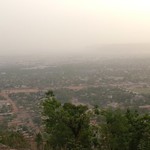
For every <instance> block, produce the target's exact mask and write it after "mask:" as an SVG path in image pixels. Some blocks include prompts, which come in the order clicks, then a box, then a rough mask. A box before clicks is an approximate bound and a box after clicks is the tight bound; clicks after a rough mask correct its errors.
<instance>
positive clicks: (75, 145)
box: [42, 91, 150, 150]
mask: <svg viewBox="0 0 150 150" xmlns="http://www.w3.org/2000/svg"><path fill="white" fill-rule="evenodd" d="M42 106H43V120H44V127H45V133H44V134H43V139H44V140H45V143H46V144H45V146H44V147H45V148H44V149H45V150H50V149H55V150H57V149H58V150H60V149H63V150H88V149H89V150H92V149H94V150H96V149H97V150H120V149H122V150H149V149H150V115H148V114H139V113H138V112H137V111H131V110H127V111H121V110H102V109H100V108H99V107H97V106H96V107H94V108H90V109H89V108H88V107H87V106H83V105H73V104H71V103H64V104H61V103H60V102H59V101H57V100H56V98H55V96H54V94H53V92H51V91H49V92H47V94H46V98H45V99H44V100H43V103H42Z"/></svg>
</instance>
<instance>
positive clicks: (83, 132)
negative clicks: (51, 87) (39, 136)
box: [42, 91, 92, 150]
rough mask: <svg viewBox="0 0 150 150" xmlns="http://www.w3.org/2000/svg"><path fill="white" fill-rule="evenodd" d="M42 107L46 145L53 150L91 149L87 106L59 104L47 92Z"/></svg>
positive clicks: (52, 95)
mask: <svg viewBox="0 0 150 150" xmlns="http://www.w3.org/2000/svg"><path fill="white" fill-rule="evenodd" d="M46 94H47V95H46V98H45V99H44V101H43V103H42V106H43V119H44V124H45V132H46V133H47V134H48V139H47V145H48V144H49V145H50V146H51V148H53V149H55V150H56V149H61V148H63V149H65V148H66V149H72V150H73V149H75V150H77V149H79V150H82V149H91V140H90V138H91V136H92V131H91V130H92V128H91V126H90V112H89V111H88V107H87V106H83V105H78V106H76V105H73V104H71V103H65V104H61V103H60V102H58V101H57V100H56V98H55V96H54V94H53V92H51V91H49V92H47V93H46Z"/></svg>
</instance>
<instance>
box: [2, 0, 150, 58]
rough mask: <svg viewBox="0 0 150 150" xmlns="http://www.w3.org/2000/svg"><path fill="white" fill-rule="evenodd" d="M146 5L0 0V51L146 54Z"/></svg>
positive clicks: (149, 17) (109, 0) (149, 16)
mask: <svg viewBox="0 0 150 150" xmlns="http://www.w3.org/2000/svg"><path fill="white" fill-rule="evenodd" d="M149 8H150V2H149V1H147V0H143V1H140V0H126V1H124V0H105V1H104V0H94V1H93V0H76V1H73V0H55V1H54V0H44V1H43V0H22V1H20V0H13V1H12V0H5V1H4V0H0V18H1V23H0V56H3V55H6V56H7V55H43V54H45V55H46V54H48V55H50V54H52V55H65V54H68V55H70V54H72V55H74V54H92V53H95V55H97V53H101V54H103V53H104V54H105V55H106V54H111V53H113V52H115V53H116V54H117V55H118V54H119V53H120V54H123V55H128V54H129V55H130V54H132V55H149V56H150V40H149V39H150V28H149V27H150V9H149ZM116 45H117V46H116ZM118 45H121V46H118ZM127 45H128V46H127ZM138 45H140V46H138ZM110 46H112V47H110ZM123 46H124V48H123ZM142 46H143V47H142ZM106 47H107V48H106ZM108 47H109V48H108ZM118 47H120V48H118ZM125 48H126V49H125ZM118 52H119V53H118Z"/></svg>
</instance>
